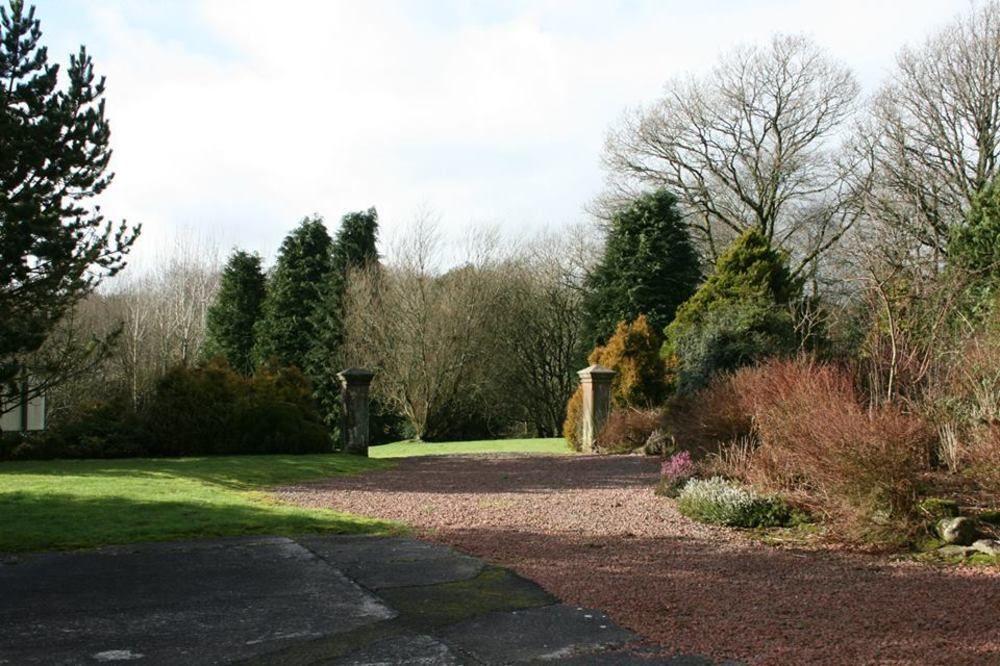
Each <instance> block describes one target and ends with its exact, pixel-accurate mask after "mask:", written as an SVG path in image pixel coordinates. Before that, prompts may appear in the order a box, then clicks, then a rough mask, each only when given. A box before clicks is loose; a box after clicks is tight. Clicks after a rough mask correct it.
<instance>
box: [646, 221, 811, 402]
mask: <svg viewBox="0 0 1000 666" xmlns="http://www.w3.org/2000/svg"><path fill="white" fill-rule="evenodd" d="M798 294H799V285H798V284H797V283H796V282H795V281H794V280H793V279H792V277H791V274H790V272H789V270H788V257H787V256H786V255H785V254H784V253H783V252H781V251H780V250H776V249H775V248H773V247H771V244H770V242H769V241H768V239H767V237H766V236H764V234H763V233H761V231H760V230H758V229H750V230H748V231H746V232H745V233H744V234H743V235H742V236H740V237H739V238H737V239H736V240H735V241H734V242H733V244H732V245H730V246H729V248H728V249H727V250H726V252H725V253H724V254H723V255H722V256H721V257H720V258H719V261H718V263H717V264H716V267H715V272H714V273H712V275H711V276H710V277H709V278H708V280H706V281H705V283H704V284H702V286H701V287H699V288H698V291H696V292H695V294H694V295H693V296H692V297H691V298H690V299H688V300H687V301H686V302H685V303H684V304H683V305H682V306H681V307H680V308H678V309H677V316H676V317H675V318H674V320H673V321H672V322H671V323H670V325H669V326H667V328H666V340H665V342H664V344H663V347H662V349H661V356H662V357H663V358H664V359H665V360H666V361H667V363H668V365H669V367H670V368H671V370H672V372H674V373H675V377H674V379H675V382H676V388H677V389H678V390H680V391H681V392H691V391H694V390H697V389H699V388H701V387H702V386H704V385H705V384H706V383H707V382H708V380H709V379H710V378H711V377H712V376H713V375H714V374H715V373H717V372H721V371H725V370H732V369H734V368H737V367H740V366H742V365H746V364H749V363H752V362H753V361H755V360H758V359H760V358H764V357H766V356H770V355H774V354H783V353H787V352H790V351H792V350H793V349H794V348H795V327H794V323H793V319H792V316H791V313H790V311H789V308H788V306H789V304H790V303H792V302H793V301H794V299H795V298H797V297H798Z"/></svg>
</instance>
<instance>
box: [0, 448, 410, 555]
mask: <svg viewBox="0 0 1000 666" xmlns="http://www.w3.org/2000/svg"><path fill="white" fill-rule="evenodd" d="M388 466H391V463H388V462H383V461H380V460H370V459H368V458H362V457H359V456H351V455H346V454H338V453H332V454H321V455H268V456H220V457H212V458H175V459H169V460H168V459H148V458H147V459H143V458H136V459H129V460H53V461H44V462H3V463H0V552H5V551H6V552H18V551H32V550H48V549H66V548H84V547H91V546H102V545H107V544H121V543H129V542H134V541H161V540H165V539H191V538H204V537H218V536H236V535H246V534H276V535H292V534H302V533H308V532H334V533H357V532H385V531H392V530H393V529H395V528H394V526H392V525H390V524H388V523H385V522H382V521H378V520H373V519H370V518H364V517H361V516H353V515H349V514H346V513H340V512H336V511H330V510H327V509H307V508H302V507H297V506H289V505H284V504H279V503H277V502H275V501H274V500H273V499H272V498H271V497H269V496H268V495H266V494H265V493H264V492H261V491H262V490H265V489H266V488H268V487H270V486H276V485H281V484H288V483H297V482H300V481H310V480H313V479H321V478H325V477H330V476H337V475H341V474H357V473H360V472H365V471H368V470H372V469H384V468H386V467H388Z"/></svg>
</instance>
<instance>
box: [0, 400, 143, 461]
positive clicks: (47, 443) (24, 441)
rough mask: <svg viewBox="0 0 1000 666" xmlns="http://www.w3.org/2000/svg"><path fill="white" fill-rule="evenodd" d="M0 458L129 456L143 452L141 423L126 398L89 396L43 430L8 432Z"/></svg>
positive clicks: (37, 458) (48, 458)
mask: <svg viewBox="0 0 1000 666" xmlns="http://www.w3.org/2000/svg"><path fill="white" fill-rule="evenodd" d="M4 441H5V444H6V445H5V446H3V447H2V448H0V460H2V459H7V460H51V459H55V458H126V457H131V456H137V455H142V453H143V452H144V448H143V437H142V430H141V424H140V423H139V420H138V417H137V416H136V414H135V413H134V412H133V411H132V409H131V406H130V405H129V404H128V403H127V402H126V401H123V400H88V401H85V402H84V403H82V404H80V405H79V406H78V407H77V409H76V410H75V413H74V415H73V418H72V419H70V420H65V421H62V422H59V423H57V424H55V425H53V426H52V427H50V428H49V429H48V430H46V431H43V432H30V433H24V434H22V433H6V434H5V436H4Z"/></svg>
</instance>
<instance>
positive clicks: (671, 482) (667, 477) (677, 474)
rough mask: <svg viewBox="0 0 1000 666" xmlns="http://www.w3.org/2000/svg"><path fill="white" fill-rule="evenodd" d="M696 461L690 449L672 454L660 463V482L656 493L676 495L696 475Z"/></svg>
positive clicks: (667, 495) (668, 495)
mask: <svg viewBox="0 0 1000 666" xmlns="http://www.w3.org/2000/svg"><path fill="white" fill-rule="evenodd" d="M694 471H695V469H694V462H693V461H692V460H691V454H690V453H689V452H688V451H680V452H678V453H675V454H674V455H672V456H670V457H669V458H667V459H666V460H664V461H663V464H662V465H660V482H659V484H658V485H657V486H656V494H657V495H664V496H666V497H676V496H677V495H678V494H679V493H680V490H681V488H683V487H684V484H686V483H687V482H688V480H689V479H691V477H692V476H694Z"/></svg>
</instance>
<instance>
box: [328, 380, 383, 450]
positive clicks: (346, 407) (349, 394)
mask: <svg viewBox="0 0 1000 666" xmlns="http://www.w3.org/2000/svg"><path fill="white" fill-rule="evenodd" d="M374 376H375V373H373V372H372V371H370V370H365V369H363V368H348V369H346V370H342V371H340V372H338V373H337V379H339V380H340V404H341V407H342V409H343V412H344V415H343V420H342V422H341V427H340V441H341V443H342V444H343V447H344V451H346V452H347V453H357V454H359V455H362V456H367V455H368V389H369V387H370V386H371V383H372V377H374Z"/></svg>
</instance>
